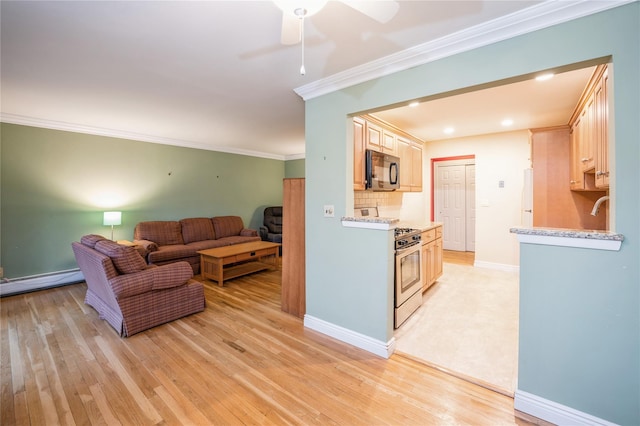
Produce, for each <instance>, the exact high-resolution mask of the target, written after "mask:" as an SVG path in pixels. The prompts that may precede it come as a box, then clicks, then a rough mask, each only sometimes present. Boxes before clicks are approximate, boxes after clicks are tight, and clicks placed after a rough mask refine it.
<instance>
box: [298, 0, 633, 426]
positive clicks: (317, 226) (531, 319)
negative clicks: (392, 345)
mask: <svg viewBox="0 0 640 426" xmlns="http://www.w3.org/2000/svg"><path fill="white" fill-rule="evenodd" d="M639 22H640V5H639V4H638V3H637V2H636V3H632V4H629V5H625V6H621V7H618V8H615V9H612V10H609V11H606V12H602V13H599V14H596V15H592V16H588V17H585V18H581V19H577V20H574V21H571V22H568V23H564V24H561V25H557V26H554V27H550V28H547V29H544V30H540V31H536V32H534V33H531V34H527V35H523V36H519V37H516V38H513V39H509V40H506V41H503V42H499V43H495V44H492V45H489V46H485V47H482V48H478V49H475V50H472V51H469V52H465V53H461V54H458V55H455V56H451V57H448V58H444V59H441V60H438V61H435V62H432V63H428V64H425V65H422V66H417V67H414V68H412V69H409V70H406V71H402V72H398V73H395V74H392V75H389V76H386V77H383V78H378V79H375V80H372V81H369V82H366V83H362V84H359V85H356V86H353V87H350V88H347V89H344V90H341V91H338V92H334V93H330V94H327V95H324V96H321V97H318V98H314V99H311V100H309V101H307V102H306V114H305V116H306V165H305V167H306V185H307V199H306V225H307V227H306V229H307V231H306V232H307V237H306V238H307V255H306V259H307V263H306V285H307V315H310V316H312V317H315V318H318V319H320V320H324V321H327V322H329V323H332V324H334V325H336V326H339V327H343V328H345V329H348V330H352V331H355V332H357V333H361V334H364V335H366V336H369V337H371V338H373V339H377V340H380V341H382V342H386V341H388V340H390V339H391V338H392V337H393V328H392V326H391V325H392V322H393V318H392V315H391V313H390V311H389V309H384V308H382V307H380V305H381V304H383V303H388V298H389V295H390V294H391V293H390V288H391V286H392V276H393V275H392V263H391V262H390V261H389V258H390V250H391V249H390V244H389V243H390V239H389V238H386V237H387V236H386V235H385V232H384V231H376V230H358V231H357V232H356V231H354V229H353V228H345V227H343V226H342V225H341V223H340V216H342V215H344V214H345V213H347V212H348V211H349V210H348V209H350V208H351V207H352V206H353V199H352V197H353V195H352V188H351V181H352V180H351V175H352V173H353V168H352V164H353V163H352V154H351V153H352V149H353V148H352V143H351V142H350V131H349V127H348V125H347V116H348V115H349V114H353V113H357V112H360V111H366V110H370V109H374V108H379V107H384V106H386V105H392V104H398V103H405V102H407V101H408V100H411V99H415V98H423V97H429V96H434V95H437V94H441V93H447V92H450V91H456V90H459V89H462V88H468V87H474V86H478V85H483V84H487V83H491V82H495V81H500V80H505V79H512V78H516V77H518V76H523V75H527V74H532V73H535V72H538V71H540V70H545V69H550V68H554V67H563V66H566V65H571V64H579V63H584V62H585V61H591V60H594V59H597V58H603V57H608V56H611V57H612V58H613V82H614V95H613V97H614V102H613V105H612V109H613V110H614V111H615V120H614V123H612V126H613V130H614V132H615V143H614V144H613V145H614V146H612V148H611V151H612V153H611V158H612V160H611V161H612V165H613V170H614V171H613V176H612V180H613V182H614V183H613V188H612V190H611V193H612V198H613V199H614V201H613V203H614V204H615V208H614V209H612V212H613V215H614V217H613V219H614V223H615V230H616V231H617V232H620V233H622V234H624V235H625V241H624V243H623V246H622V249H621V250H620V251H619V252H603V251H599V250H584V249H572V248H555V247H549V246H535V247H531V246H527V245H525V246H524V247H523V248H522V253H521V261H520V265H521V286H522V290H523V295H522V297H521V315H520V324H521V326H520V348H521V350H520V358H519V364H520V367H519V372H518V375H519V377H518V388H519V390H520V391H526V392H530V393H532V394H534V395H537V396H539V397H541V398H544V399H548V400H551V401H555V402H557V403H560V404H564V405H567V406H569V407H571V408H574V409H576V410H579V411H582V412H585V413H588V414H590V415H593V416H596V417H599V418H602V419H605V420H608V421H611V422H615V423H620V424H640V411H639V410H640V408H639V404H638V401H639V400H640V352H639V348H640V317H639V309H640V291H639V288H640V271H639V268H640V266H639V265H640V262H639V261H638V260H639V259H640V228H639V222H640V221H639V220H638V218H640V206H639V204H638V200H639V198H640V197H639V191H638V188H639V187H640V164H639V163H640V161H639V160H640V150H639V146H640V143H639V142H638V141H639V140H640V124H639V120H638V117H640V105H639V103H640V96H639V94H640V85H639V78H640V77H639V75H640V73H639V70H640V61H639V57H640V45H639V38H640V33H639ZM324 204H334V205H335V207H336V217H335V218H325V217H323V215H322V206H323V205H324ZM385 300H387V302H385ZM470 326H472V325H470Z"/></svg>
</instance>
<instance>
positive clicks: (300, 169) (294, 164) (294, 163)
mask: <svg viewBox="0 0 640 426" xmlns="http://www.w3.org/2000/svg"><path fill="white" fill-rule="evenodd" d="M284 177H286V178H303V177H304V159H300V160H288V161H285V162H284Z"/></svg>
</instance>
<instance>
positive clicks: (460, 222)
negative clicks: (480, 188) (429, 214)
mask: <svg viewBox="0 0 640 426" xmlns="http://www.w3.org/2000/svg"><path fill="white" fill-rule="evenodd" d="M436 178H437V180H436V200H437V204H436V207H437V211H436V220H437V221H438V222H442V223H443V227H442V246H443V248H444V249H445V250H456V251H465V247H466V242H465V234H466V229H465V228H466V224H465V222H466V219H465V214H466V213H465V204H466V194H465V193H466V185H465V166H464V165H451V166H440V167H438V173H437V175H436Z"/></svg>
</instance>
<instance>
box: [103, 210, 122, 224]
mask: <svg viewBox="0 0 640 426" xmlns="http://www.w3.org/2000/svg"><path fill="white" fill-rule="evenodd" d="M121 223H122V212H104V219H103V222H102V224H103V225H111V226H113V225H120V224H121Z"/></svg>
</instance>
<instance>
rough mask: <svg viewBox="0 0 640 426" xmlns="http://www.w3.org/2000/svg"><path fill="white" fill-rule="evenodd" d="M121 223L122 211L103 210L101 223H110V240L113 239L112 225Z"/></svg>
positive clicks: (107, 224)
mask: <svg viewBox="0 0 640 426" xmlns="http://www.w3.org/2000/svg"><path fill="white" fill-rule="evenodd" d="M121 223H122V212H104V218H103V220H102V224H103V225H105V226H109V225H111V240H112V241H113V226H114V225H120V224H121Z"/></svg>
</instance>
